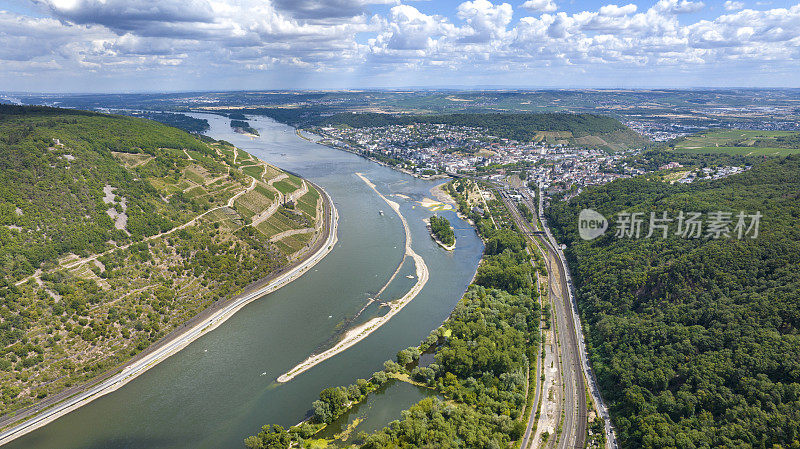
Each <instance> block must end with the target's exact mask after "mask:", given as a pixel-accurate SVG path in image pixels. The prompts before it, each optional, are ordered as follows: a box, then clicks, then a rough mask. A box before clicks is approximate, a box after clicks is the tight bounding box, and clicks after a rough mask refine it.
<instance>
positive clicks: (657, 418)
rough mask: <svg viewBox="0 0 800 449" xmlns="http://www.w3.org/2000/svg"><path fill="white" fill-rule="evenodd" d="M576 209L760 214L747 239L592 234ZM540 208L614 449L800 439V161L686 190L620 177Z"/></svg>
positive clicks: (769, 163)
mask: <svg viewBox="0 0 800 449" xmlns="http://www.w3.org/2000/svg"><path fill="white" fill-rule="evenodd" d="M672 154H674V153H671V154H668V155H667V157H672ZM647 157H648V158H649V159H658V157H657V155H655V154H650V155H648V156H647ZM686 157H688V156H686ZM715 157H717V156H715ZM734 157H741V156H734ZM584 208H592V209H594V210H596V211H598V212H600V213H602V214H604V215H605V216H606V217H613V216H614V214H616V213H619V212H622V211H627V212H644V213H645V215H648V216H649V212H651V211H655V212H656V213H657V214H659V216H660V214H661V212H662V211H666V212H668V214H669V216H671V217H675V216H676V215H677V214H678V211H681V210H682V211H687V212H688V211H692V212H704V213H707V212H712V211H717V210H721V211H727V212H733V214H734V216H735V214H736V213H738V212H739V211H741V210H744V211H746V212H747V213H751V214H752V213H755V212H756V211H760V212H761V213H762V214H763V218H762V220H761V223H760V228H759V233H758V237H757V238H755V239H753V238H749V237H747V238H744V239H742V240H738V239H737V238H736V237H735V236H734V237H733V238H721V239H711V238H699V239H685V238H681V237H678V236H675V235H670V236H668V237H667V238H666V239H662V238H660V234H659V238H649V239H648V238H641V239H617V238H615V237H614V235H613V234H614V233H613V232H609V233H607V234H606V235H605V236H603V237H600V238H597V239H595V240H593V241H588V242H587V241H584V240H582V239H580V238H579V236H578V235H577V226H576V223H577V216H578V213H579V211H580V210H581V209H584ZM548 215H549V217H550V222H551V224H552V225H553V228H554V233H555V234H556V235H557V236H558V238H559V240H560V241H562V242H564V243H566V245H567V250H566V255H567V258H568V262H569V264H570V267H571V270H572V273H573V275H574V280H575V284H576V288H577V302H578V307H579V309H580V312H581V315H582V317H583V322H584V323H585V327H584V330H585V333H586V342H587V346H588V351H589V354H590V357H591V360H592V366H593V368H594V370H595V373H596V375H597V378H598V381H599V384H600V388H601V389H602V393H603V397H604V398H605V399H606V400H607V401H608V404H609V405H610V411H611V417H612V420H613V422H614V425H615V426H616V428H617V431H618V435H619V443H620V445H621V447H624V448H645V449H648V448H652V449H655V448H708V447H728V448H734V447H741V448H745V447H748V448H750V447H752V448H773V449H778V448H800V270H798V267H800V157H798V156H788V157H785V158H778V159H771V160H766V161H761V162H758V163H757V164H756V165H755V166H754V167H753V168H752V169H751V170H749V171H747V172H745V173H742V174H738V175H734V176H731V177H729V178H724V179H719V180H714V181H698V182H695V183H693V184H691V185H688V186H687V185H680V184H668V183H664V182H659V181H651V180H648V179H644V178H639V179H628V180H620V181H615V182H612V183H610V184H607V185H605V186H602V187H594V188H589V189H587V190H586V191H585V192H583V193H582V194H580V195H578V196H577V197H576V198H574V199H572V200H570V201H569V202H562V203H557V204H555V205H553V206H552V207H551V208H550V209H549V212H548ZM734 224H735V219H734ZM731 227H732V225H731ZM673 230H674V229H673Z"/></svg>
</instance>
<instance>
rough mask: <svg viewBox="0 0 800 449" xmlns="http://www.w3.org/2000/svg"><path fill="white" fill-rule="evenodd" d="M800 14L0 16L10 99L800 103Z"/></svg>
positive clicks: (12, 2)
mask: <svg viewBox="0 0 800 449" xmlns="http://www.w3.org/2000/svg"><path fill="white" fill-rule="evenodd" d="M798 73H800V0H795V1H785V0H766V1H750V0H708V1H700V0H697V1H694V0H651V1H631V2H629V1H622V2H611V1H609V2H593V1H586V0H573V1H569V0H564V1H559V0H516V1H506V2H503V1H492V0H468V1H458V0H444V1H402V0H327V1H316V0H159V1H158V2H155V1H152V0H0V91H41V92H142V91H182V90H231V89H292V88H297V89H314V88H323V89H332V88H333V89H335V88H376V87H377V88H393V87H445V86H451V87H472V86H497V87H500V86H508V87H515V88H517V87H529V88H550V87H605V88H615V87H626V88H635V87H800V76H798Z"/></svg>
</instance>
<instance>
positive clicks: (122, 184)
mask: <svg viewBox="0 0 800 449" xmlns="http://www.w3.org/2000/svg"><path fill="white" fill-rule="evenodd" d="M322 208H323V205H322V198H321V195H320V193H319V192H318V191H317V190H316V189H315V188H314V187H313V186H312V185H311V184H309V183H307V182H305V181H304V180H301V179H299V178H297V177H295V176H293V175H290V174H287V173H284V172H282V171H281V170H279V169H277V168H275V167H273V166H270V165H268V164H266V163H263V162H261V161H259V160H257V159H255V158H253V157H252V156H250V155H249V154H247V153H244V152H242V151H241V150H238V149H236V148H234V147H232V146H231V145H230V144H228V143H226V142H215V141H212V140H211V139H207V138H205V139H204V140H200V139H199V138H198V137H195V136H192V135H189V134H187V133H185V132H183V131H180V130H178V129H175V128H170V127H167V126H164V125H161V124H159V123H156V122H152V121H148V120H144V119H139V118H131V117H122V116H109V115H100V114H93V113H84V112H80V111H69V110H61V109H52V108H28V107H13V106H0V267H2V268H0V317H1V318H2V321H1V322H0V392H1V394H2V397H0V401H2V402H0V412H3V413H5V412H8V411H10V410H13V409H16V408H19V407H20V406H22V405H24V404H26V403H30V402H32V401H33V400H35V399H37V398H44V397H47V396H49V395H51V394H53V393H55V392H57V391H60V390H62V389H64V388H65V387H69V386H73V385H76V384H78V383H79V382H81V381H83V380H86V379H89V378H91V377H93V376H94V375H96V374H98V373H100V372H102V371H104V370H105V369H107V368H109V367H112V366H115V365H118V364H119V363H121V362H123V361H125V360H127V359H128V358H130V357H131V356H132V355H133V354H136V353H137V352H139V351H141V350H143V349H145V348H147V347H148V346H149V345H150V344H151V343H152V342H154V341H156V340H158V339H159V338H161V337H163V336H164V335H166V334H167V333H168V332H169V331H170V330H172V329H174V328H176V327H177V326H179V325H180V324H182V323H184V322H185V321H187V320H188V319H190V318H191V317H192V316H194V315H195V314H196V313H197V312H199V311H201V310H203V309H205V308H207V307H209V306H212V305H215V301H216V302H217V303H216V304H217V305H218V302H219V301H224V300H225V299H227V298H229V297H230V296H231V295H233V294H235V293H237V292H240V291H241V290H242V288H243V287H245V286H247V285H249V284H251V283H253V282H254V281H257V280H259V279H261V278H263V277H265V276H267V275H269V274H270V273H273V272H275V271H277V270H279V269H281V268H283V267H285V266H286V265H287V264H288V263H289V262H290V261H291V260H293V259H296V258H298V257H300V256H301V255H303V254H304V253H306V252H308V251H309V250H310V248H311V247H312V244H313V243H314V242H316V241H318V239H319V238H320V236H321V235H322V232H321V231H322V229H321V228H322V220H321V218H322ZM287 231H291V232H287Z"/></svg>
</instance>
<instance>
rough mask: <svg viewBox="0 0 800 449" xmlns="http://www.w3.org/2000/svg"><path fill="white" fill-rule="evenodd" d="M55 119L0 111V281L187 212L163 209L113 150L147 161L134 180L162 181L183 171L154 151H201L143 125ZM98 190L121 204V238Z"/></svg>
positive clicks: (69, 114)
mask: <svg viewBox="0 0 800 449" xmlns="http://www.w3.org/2000/svg"><path fill="white" fill-rule="evenodd" d="M37 111H41V114H40V113H38V112H37ZM55 111H63V115H56V112H55ZM55 111H54V110H51V108H40V107H36V108H24V107H16V106H10V107H9V106H4V107H0V225H5V227H2V228H0V264H2V266H3V270H2V271H3V273H2V278H3V280H5V281H11V280H15V279H19V278H20V277H22V276H24V275H29V274H32V273H33V271H34V269H35V268H37V267H39V266H40V265H41V264H42V263H43V262H45V261H53V260H55V258H56V257H58V256H60V255H62V254H65V253H68V252H72V253H75V254H85V253H87V252H99V251H102V250H103V249H105V248H106V247H107V245H108V243H107V242H109V241H110V240H114V241H117V242H128V241H134V240H136V239H139V238H142V237H147V236H150V235H154V234H157V233H159V232H162V231H164V230H167V229H170V228H171V227H173V226H174V225H175V223H176V222H177V220H178V219H180V218H182V217H183V216H184V215H185V213H186V211H187V210H188V211H191V210H192V209H194V208H195V206H193V205H192V204H191V203H190V202H189V201H188V200H187V198H185V197H184V196H182V195H176V196H174V197H172V199H171V201H168V202H164V201H162V200H161V198H160V197H159V195H158V194H157V192H156V191H155V190H154V189H153V187H152V186H151V185H150V184H149V183H147V182H145V181H144V180H142V179H141V178H137V177H136V176H135V175H134V174H132V173H131V172H130V171H128V170H126V169H125V168H124V167H123V166H122V165H120V164H119V162H118V160H117V159H116V158H115V156H114V154H113V152H123V153H143V154H145V155H150V156H155V160H154V161H153V163H152V164H150V166H149V167H148V168H147V172H148V173H144V172H143V173H142V174H144V175H151V176H152V175H161V176H167V175H169V174H170V173H174V171H175V170H177V169H178V168H180V167H181V166H182V165H181V164H185V163H184V162H183V161H181V160H180V159H181V158H182V157H185V156H180V155H176V154H174V153H172V152H170V151H169V150H161V149H183V148H186V149H191V150H194V151H197V152H199V153H205V154H209V152H210V151H211V150H210V149H209V148H208V146H207V145H205V144H203V143H201V142H200V141H198V140H197V139H195V138H194V137H191V136H189V135H188V134H186V133H184V132H183V131H180V130H177V129H175V128H170V127H167V126H163V125H159V124H156V123H154V122H151V121H147V120H143V119H136V118H127V117H125V118H123V117H119V118H118V119H113V120H112V119H109V118H108V116H100V115H98V114H92V113H85V112H80V111H69V110H55ZM181 154H182V153H181ZM214 168H215V166H214V165H213V164H211V165H210V166H209V169H214ZM105 185H111V186H114V188H115V189H116V190H115V193H116V194H117V195H118V196H119V197H124V198H126V199H127V204H126V208H127V211H126V213H127V216H128V221H127V226H126V229H127V233H126V232H123V231H121V230H118V229H115V228H114V226H112V221H111V218H110V217H109V216H108V215H107V213H106V210H107V209H108V206H107V205H106V204H104V203H103V201H102V198H103V197H104V192H103V187H104V186H105Z"/></svg>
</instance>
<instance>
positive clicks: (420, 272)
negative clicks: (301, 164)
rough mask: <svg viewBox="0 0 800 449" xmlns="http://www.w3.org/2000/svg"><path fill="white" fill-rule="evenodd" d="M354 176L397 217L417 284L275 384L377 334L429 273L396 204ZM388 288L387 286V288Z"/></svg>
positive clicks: (424, 280) (402, 306)
mask: <svg viewBox="0 0 800 449" xmlns="http://www.w3.org/2000/svg"><path fill="white" fill-rule="evenodd" d="M356 175H357V176H358V177H359V178H361V180H362V181H364V182H365V183H366V184H367V185H368V186H369V187H370V188H372V190H374V191H375V193H377V194H378V196H380V197H381V198H382V199H383V200H384V201H385V202H386V204H388V205H389V207H391V208H392V209H393V210H394V211H395V212H396V213H397V215H398V216H399V217H400V220H401V221H402V222H403V229H404V230H405V235H406V249H405V256H406V257H411V258H413V259H414V265H415V267H416V270H415V271H416V275H417V282H416V283H415V284H414V286H413V287H411V289H410V290H409V291H408V292H406V294H405V295H403V297H402V298H400V299H398V300H394V301H391V302H388V304H389V307H390V310H389V311H388V312H386V314H384V315H382V316H378V317H375V318H372V319H371V320H369V321H367V322H366V323H364V324H361V325H359V326H356V327H354V328H353V329H350V330H349V331H347V332H346V333H345V335H344V338H342V339H341V340H340V341H339V342H338V343H336V344H335V345H334V346H333V347H332V348H330V349H327V350H325V351H323V352H321V353H319V354H314V355H311V356H310V357H308V358H306V359H305V360H303V361H302V362H300V363H299V364H297V365H296V366H295V367H294V368H292V369H290V370H289V371H287V372H286V373H284V374H282V375H281V376H280V377H278V379H277V381H278V382H279V383H286V382H289V381H290V380H292V379H294V378H295V377H297V376H298V375H300V374H302V373H304V372H306V371H308V370H309V369H311V368H313V367H315V366H317V365H318V364H320V363H322V362H324V361H325V360H328V359H329V358H331V357H333V356H335V355H337V354H339V353H341V352H344V351H346V350H347V349H349V348H351V347H353V346H355V345H356V344H357V343H358V342H360V341H361V340H363V339H365V338H367V337H368V336H369V335H370V334H372V333H373V332H375V331H376V330H378V329H379V328H380V327H381V326H383V325H384V324H386V323H388V322H389V320H390V319H392V317H393V316H395V315H396V314H397V313H398V312H400V310H402V309H403V308H404V307H405V306H406V305H408V303H410V302H411V301H412V300H413V299H414V298H415V297H416V296H417V295H418V294H419V292H420V291H422V288H423V287H424V286H425V284H426V283H427V282H428V278H429V276H430V272H429V271H428V266H427V265H426V264H425V260H424V259H423V258H422V256H420V255H419V254H417V253H416V252H414V250H413V249H412V248H411V230H410V229H409V227H408V222H407V221H406V219H405V217H404V216H403V214H401V213H400V205H399V204H397V203H396V202H394V201H392V200H390V199H388V198H386V197H385V196H383V194H381V193H380V192H378V189H377V188H376V187H375V184H373V183H372V182H371V181H370V180H369V179H367V178H366V177H365V176H364V175H362V174H361V173H356ZM387 285H388V284H387Z"/></svg>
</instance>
